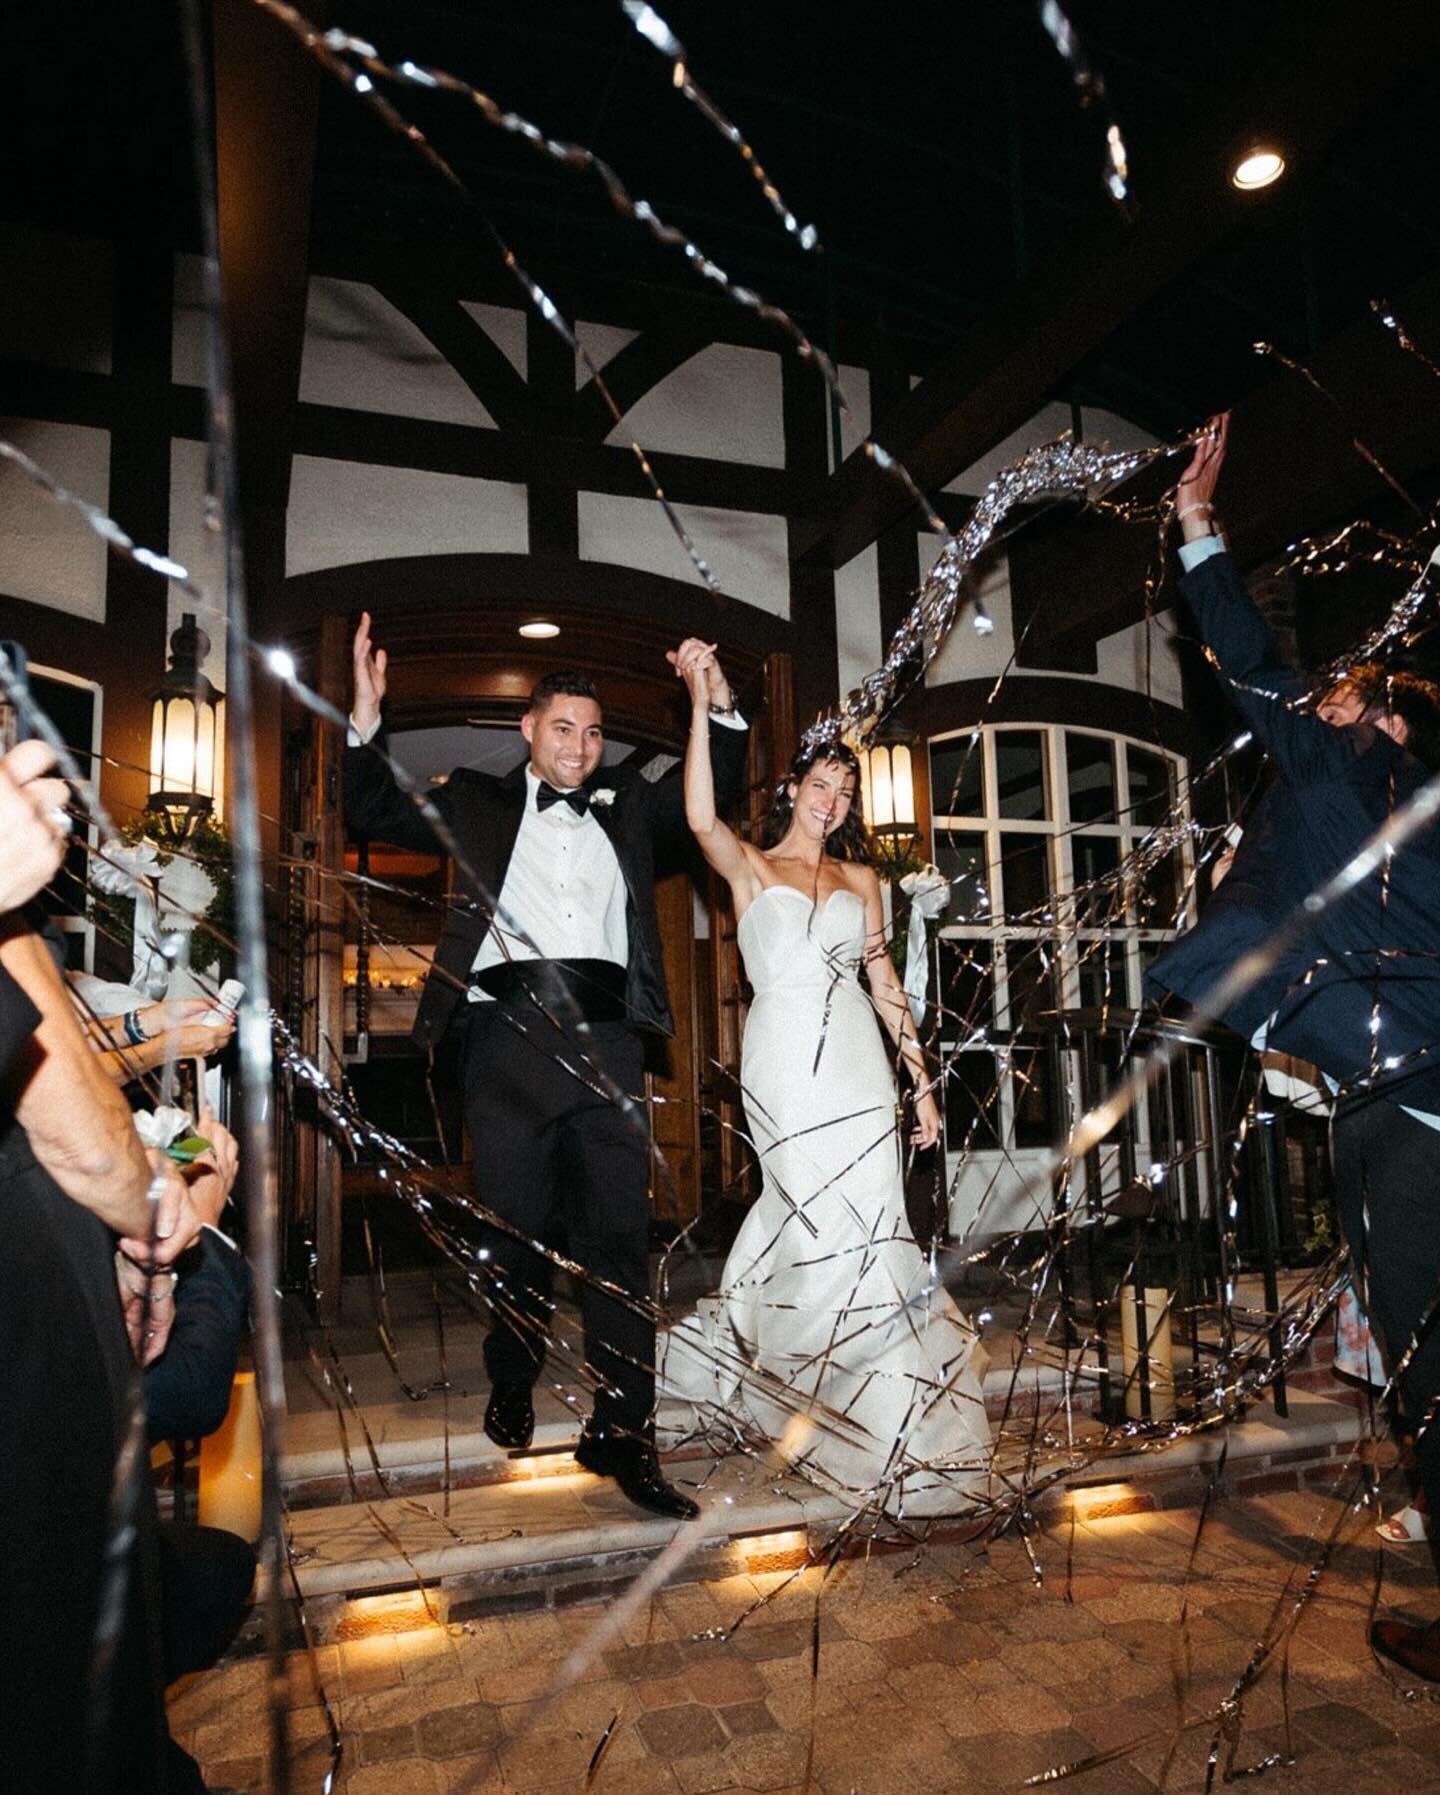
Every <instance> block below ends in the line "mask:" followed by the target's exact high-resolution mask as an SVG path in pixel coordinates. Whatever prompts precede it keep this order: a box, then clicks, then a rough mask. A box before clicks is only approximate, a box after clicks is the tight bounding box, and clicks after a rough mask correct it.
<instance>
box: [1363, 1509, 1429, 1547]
mask: <svg viewBox="0 0 1440 1795" xmlns="http://www.w3.org/2000/svg"><path fill="white" fill-rule="evenodd" d="M1375 1531H1376V1532H1377V1533H1378V1534H1379V1535H1380V1537H1381V1539H1383V1540H1384V1541H1385V1543H1386V1544H1387V1545H1391V1546H1413V1545H1418V1544H1419V1542H1420V1541H1421V1540H1425V1539H1429V1537H1430V1530H1429V1528H1428V1527H1427V1526H1426V1525H1425V1516H1424V1513H1423V1512H1422V1511H1421V1510H1420V1509H1418V1508H1416V1507H1414V1506H1413V1505H1412V1504H1411V1503H1408V1502H1407V1503H1406V1505H1405V1507H1404V1508H1400V1509H1397V1510H1396V1511H1395V1513H1394V1514H1393V1515H1391V1516H1390V1517H1389V1519H1388V1520H1384V1521H1381V1522H1379V1523H1378V1525H1377V1526H1376V1528H1375Z"/></svg>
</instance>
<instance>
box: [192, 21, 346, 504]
mask: <svg viewBox="0 0 1440 1795" xmlns="http://www.w3.org/2000/svg"><path fill="white" fill-rule="evenodd" d="M306 10H307V13H308V15H309V17H310V18H311V19H312V20H313V21H314V22H315V23H316V24H318V25H321V26H323V25H324V24H326V23H327V17H328V14H329V11H330V8H329V5H328V0H318V3H312V4H311V5H310V6H309V7H307V9H306ZM214 64H215V157H216V170H217V176H218V186H219V214H220V219H219V222H220V264H221V273H222V275H223V278H224V282H225V302H226V310H227V313H228V320H229V327H230V355H231V364H232V371H233V379H234V398H235V432H236V443H237V473H238V478H239V485H240V493H241V499H242V502H244V503H245V504H247V505H249V504H255V505H261V506H279V507H282V508H283V507H284V505H285V504H286V502H287V501H288V499H289V496H290V454H291V436H292V431H293V425H294V416H295V406H296V403H297V401H298V399H299V394H300V358H301V352H302V350H303V347H304V340H305V295H306V288H307V285H308V281H309V252H310V206H311V195H312V191H313V187H314V173H315V132H316V118H317V113H318V108H319V94H320V80H321V76H320V71H319V69H318V67H317V65H316V64H315V62H314V61H313V59H312V58H311V57H310V56H309V55H307V54H306V52H305V51H304V50H303V49H302V48H301V46H300V45H299V44H298V43H297V42H296V41H295V39H294V38H293V37H292V36H291V35H290V33H289V32H288V31H286V30H285V29H284V28H283V27H282V26H281V25H279V24H277V22H276V21H275V20H274V19H271V18H268V17H267V16H266V15H265V14H264V13H263V12H261V11H260V9H259V8H258V7H256V6H254V5H253V4H252V3H251V0H215V9H214Z"/></svg>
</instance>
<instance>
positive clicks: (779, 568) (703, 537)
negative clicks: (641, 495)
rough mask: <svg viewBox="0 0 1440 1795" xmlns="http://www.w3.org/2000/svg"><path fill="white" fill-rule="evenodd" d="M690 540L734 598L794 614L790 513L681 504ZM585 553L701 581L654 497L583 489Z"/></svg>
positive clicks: (582, 546)
mask: <svg viewBox="0 0 1440 1795" xmlns="http://www.w3.org/2000/svg"><path fill="white" fill-rule="evenodd" d="M675 510H676V512H677V514H678V516H679V517H680V520H681V522H682V523H683V524H684V525H685V528H686V531H687V532H688V533H689V536H690V539H691V541H692V542H693V543H694V544H695V547H696V550H697V551H698V553H699V554H700V556H701V557H702V559H703V560H704V561H705V562H706V564H707V565H708V566H709V568H710V570H711V572H712V573H713V574H714V575H715V577H716V579H717V580H719V582H720V584H721V586H722V587H723V588H724V589H725V591H726V592H728V593H729V594H730V595H731V596H732V597H734V598H739V599H743V600H744V601H745V603H746V604H749V605H757V606H758V607H759V608H760V609H761V610H762V611H769V612H770V613H771V614H772V615H773V616H776V617H788V616H789V615H790V573H789V562H788V560H787V554H786V530H785V519H784V518H783V517H773V516H769V515H767V514H765V513H763V512H756V511H725V510H721V509H720V508H719V507H717V506H710V505H677V506H676V507H675ZM580 558H581V560H583V561H610V562H614V563H615V564H616V565H618V566H620V567H638V568H642V569H643V570H644V571H645V572H647V573H663V574H668V575H669V576H670V578H671V579H677V580H688V581H691V582H693V584H695V585H696V586H700V585H701V580H700V576H699V574H698V573H697V572H696V571H695V568H694V566H693V565H692V564H691V561H690V558H689V556H688V555H687V554H686V553H685V550H684V548H683V547H682V546H681V544H680V542H679V539H678V538H677V537H676V535H675V532H674V530H673V529H672V528H671V526H670V522H669V520H668V519H667V518H666V516H665V513H664V512H663V511H662V509H661V508H660V506H659V505H658V504H657V503H656V502H655V501H654V500H653V499H630V498H618V497H615V496H613V495H611V494H609V493H597V492H582V493H581V494H580Z"/></svg>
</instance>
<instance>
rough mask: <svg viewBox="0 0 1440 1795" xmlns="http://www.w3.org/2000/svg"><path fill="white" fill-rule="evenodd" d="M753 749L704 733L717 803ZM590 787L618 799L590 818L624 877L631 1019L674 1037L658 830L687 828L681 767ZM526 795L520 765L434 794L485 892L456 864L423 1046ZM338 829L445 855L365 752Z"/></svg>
mask: <svg viewBox="0 0 1440 1795" xmlns="http://www.w3.org/2000/svg"><path fill="white" fill-rule="evenodd" d="M749 745H750V734H749V731H748V730H744V729H732V728H727V727H724V726H721V727H720V728H716V729H712V730H711V731H710V760H711V765H712V767H713V768H714V773H715V797H716V802H717V803H719V804H725V803H728V802H729V801H730V800H731V799H733V798H735V797H737V796H738V795H739V793H740V792H741V791H742V790H743V789H744V785H745V766H746V759H747V756H748V752H749ZM589 788H590V791H591V794H592V799H593V796H594V794H597V793H604V792H607V791H608V792H611V793H613V794H614V795H613V797H612V798H611V799H610V801H609V802H608V803H607V802H593V801H592V803H591V806H590V814H591V816H593V817H594V818H595V821H596V822H597V823H598V824H599V825H600V827H601V828H602V829H603V830H604V831H605V833H606V835H607V836H608V837H609V839H610V843H611V846H612V847H613V848H614V850H615V858H616V859H617V860H618V861H619V863H620V874H621V877H622V878H623V879H624V881H625V891H626V909H625V920H626V933H627V936H628V939H629V963H628V965H627V967H626V989H625V1000H626V1005H627V1009H628V1012H629V1018H630V1021H631V1022H632V1023H633V1024H634V1026H635V1027H637V1028H644V1029H649V1030H652V1031H654V1032H655V1033H658V1034H664V1035H669V1034H673V1033H674V1026H675V1025H674V1020H673V1018H672V1017H671V1014H670V1002H669V998H668V995H667V993H666V989H665V973H664V968H663V966H662V963H661V958H660V930H659V926H658V924H657V922H656V920H655V844H656V842H657V840H659V839H661V838H663V837H664V836H666V835H680V834H683V832H684V829H685V791H684V783H683V768H681V767H672V768H671V770H670V771H669V772H668V773H666V774H665V775H664V777H663V778H661V779H657V780H649V779H645V778H643V777H642V775H641V773H640V770H639V768H638V767H632V766H630V765H628V764H626V765H623V766H618V767H600V768H599V769H597V771H596V772H595V774H594V775H593V777H592V778H591V779H590V781H589ZM526 796H527V792H526V783H525V762H523V761H522V762H521V763H520V765H519V766H517V767H515V768H513V769H512V771H510V772H509V773H506V774H505V775H504V776H503V777H500V778H497V777H496V776H495V775H494V774H491V773H479V772H476V771H474V770H473V769H472V768H469V767H459V768H457V769H456V770H455V772H453V773H452V774H451V775H450V777H449V779H448V780H447V781H446V782H445V784H444V785H443V786H441V787H439V788H438V789H437V790H435V791H432V792H431V793H430V800H431V802H432V803H433V804H434V806H435V808H436V810H437V811H438V812H439V814H440V816H441V817H442V818H443V819H444V822H445V825H446V827H447V828H448V829H449V830H450V832H451V834H452V835H453V836H454V838H455V843H456V847H457V848H458V850H459V855H460V857H461V858H462V859H463V861H464V862H465V864H466V865H467V866H469V867H470V868H472V869H473V871H474V873H475V877H476V880H477V881H478V883H479V886H480V887H481V889H477V888H476V886H475V885H474V884H472V883H471V881H470V880H469V879H468V878H467V877H466V875H465V872H464V869H463V868H462V866H461V864H460V860H459V859H457V861H456V864H455V891H454V897H453V900H452V902H451V904H450V907H449V910H448V912H447V914H446V918H445V928H444V932H443V933H442V935H441V937H440V945H439V946H438V947H437V948H436V950H435V961H434V965H433V967H432V969H431V972H430V976H429V977H428V978H427V979H426V981H425V989H424V991H423V992H422V993H421V997H420V1010H419V1014H418V1016H417V1017H416V1021H415V1028H414V1039H415V1040H416V1042H417V1043H418V1044H419V1045H420V1046H422V1047H429V1046H433V1045H434V1044H435V1043H436V1042H438V1041H439V1039H440V1037H441V1036H442V1035H443V1034H444V1032H445V1030H446V1028H447V1027H448V1026H449V1024H450V1021H451V1018H452V1016H453V1015H454V1012H455V1006H456V1004H457V1003H459V1002H460V1001H462V998H463V995H464V989H465V984H466V981H467V979H468V978H469V975H470V968H471V966H472V965H473V964H474V961H475V956H476V954H477V953H478V952H479V950H480V944H481V942H482V941H483V940H484V939H485V936H486V934H487V933H488V931H489V928H490V904H491V902H492V901H498V899H499V897H500V892H501V888H502V887H503V885H504V883H505V874H506V871H507V870H508V868H509V865H510V856H511V854H512V853H513V852H514V848H515V838H516V836H517V835H518V834H519V833H520V824H521V821H522V819H523V817H524V814H525V802H526ZM345 822H346V827H347V829H348V830H349V832H350V833H351V834H352V835H359V836H364V837H366V838H367V839H371V840H379V841H388V842H392V843H393V844H394V845H395V846H396V847H400V848H410V849H412V850H414V851H416V852H419V853H425V854H436V853H439V854H443V853H446V852H447V849H446V848H445V847H444V846H443V845H442V843H441V842H440V841H439V839H438V838H437V836H436V835H435V832H434V830H433V829H432V828H431V826H430V824H429V823H428V822H427V821H426V820H425V818H424V817H423V816H422V815H421V814H420V812H419V810H418V809H417V808H416V806H415V803H414V800H413V799H412V798H410V797H408V796H407V795H406V794H405V793H404V792H402V791H401V790H400V788H399V787H398V786H397V785H396V783H395V780H394V778H393V776H392V774H391V772H390V770H389V768H388V767H387V766H386V765H385V763H384V761H383V760H382V759H381V758H380V756H379V755H378V754H376V753H375V752H374V750H373V749H372V748H369V747H365V748H347V749H346V751H345Z"/></svg>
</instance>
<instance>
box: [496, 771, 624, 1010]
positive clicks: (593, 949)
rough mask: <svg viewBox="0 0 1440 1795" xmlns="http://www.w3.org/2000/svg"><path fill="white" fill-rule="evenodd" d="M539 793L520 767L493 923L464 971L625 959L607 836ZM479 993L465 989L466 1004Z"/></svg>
mask: <svg viewBox="0 0 1440 1795" xmlns="http://www.w3.org/2000/svg"><path fill="white" fill-rule="evenodd" d="M598 789H599V790H601V791H603V790H604V786H603V785H600V786H599V787H598ZM539 791H540V776H539V774H538V773H537V772H536V771H535V769H534V767H526V769H525V814H524V816H523V817H522V818H521V819H520V831H519V834H518V835H516V837H515V849H514V852H513V853H512V854H511V856H510V864H509V866H508V867H506V869H505V883H504V884H503V885H502V886H501V887H500V895H499V898H498V899H497V901H496V906H495V918H494V921H493V922H492V923H491V925H490V928H489V930H488V931H487V932H486V936H485V939H484V940H483V941H482V942H481V943H480V951H479V953H478V954H476V956H475V960H474V964H473V965H472V966H471V969H470V970H471V971H472V972H484V971H485V970H486V968H487V967H490V966H499V965H502V964H506V963H508V962H510V961H512V960H534V959H541V960H609V961H612V962H613V963H614V964H615V965H617V966H623V965H624V964H625V963H626V961H627V960H628V959H629V957H630V933H629V929H628V928H627V926H626V921H625V905H626V897H627V894H626V890H625V881H624V879H623V878H622V877H621V874H620V862H619V861H618V860H617V859H616V858H615V850H614V848H613V847H611V845H610V838H609V837H608V836H607V835H606V833H605V831H604V829H603V828H601V826H600V824H599V823H597V822H596V821H595V818H594V816H593V814H592V813H591V812H590V811H589V810H587V811H586V812H585V814H584V815H583V816H577V815H576V814H575V812H574V811H573V810H572V809H571V808H570V806H569V805H568V804H566V803H564V802H563V801H562V802H560V803H558V804H551V805H549V806H548V807H547V808H546V809H545V810H541V809H540V808H539V807H538V805H537V803H536V799H537V797H538V795H539ZM487 997H488V993H486V992H483V991H479V990H476V989H475V988H474V987H473V986H472V987H471V991H470V1001H471V1002H472V1003H480V1002H484V1001H486V999H487Z"/></svg>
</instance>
